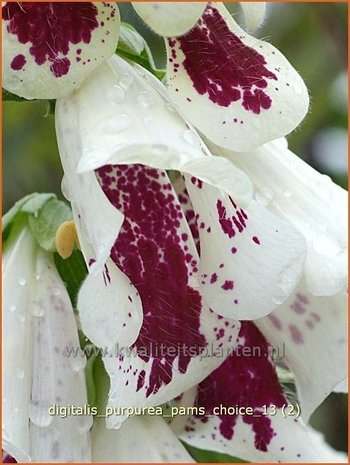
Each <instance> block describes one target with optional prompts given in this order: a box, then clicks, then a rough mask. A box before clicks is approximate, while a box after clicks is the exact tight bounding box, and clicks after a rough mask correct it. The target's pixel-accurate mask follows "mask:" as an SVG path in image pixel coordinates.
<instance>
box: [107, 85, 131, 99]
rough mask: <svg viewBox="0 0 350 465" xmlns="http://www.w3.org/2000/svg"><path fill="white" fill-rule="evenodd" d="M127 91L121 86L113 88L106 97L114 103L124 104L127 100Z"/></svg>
mask: <svg viewBox="0 0 350 465" xmlns="http://www.w3.org/2000/svg"><path fill="white" fill-rule="evenodd" d="M125 96H126V94H125V89H123V87H121V86H118V85H116V86H112V87H111V88H110V89H108V90H107V91H106V92H105V97H106V99H107V100H108V101H111V102H112V103H122V102H123V101H124V100H125Z"/></svg>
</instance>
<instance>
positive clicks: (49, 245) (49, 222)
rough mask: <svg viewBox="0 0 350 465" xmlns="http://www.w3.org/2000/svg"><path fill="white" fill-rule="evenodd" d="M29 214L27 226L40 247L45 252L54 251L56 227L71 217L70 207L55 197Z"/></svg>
mask: <svg viewBox="0 0 350 465" xmlns="http://www.w3.org/2000/svg"><path fill="white" fill-rule="evenodd" d="M29 213H32V215H31V216H29V226H30V228H31V230H32V233H33V235H34V237H35V239H36V240H37V242H38V244H39V245H40V247H42V248H43V249H44V250H46V251H47V252H55V251H56V245H55V237H56V231H57V228H58V227H59V225H60V224H61V223H63V222H64V221H69V220H71V219H72V217H73V215H72V212H71V209H70V208H69V207H68V205H66V204H65V203H64V202H62V201H61V200H57V199H56V198H53V199H50V200H49V201H48V202H46V203H45V204H44V205H43V207H42V208H41V209H40V210H36V214H33V212H32V211H30V212H29Z"/></svg>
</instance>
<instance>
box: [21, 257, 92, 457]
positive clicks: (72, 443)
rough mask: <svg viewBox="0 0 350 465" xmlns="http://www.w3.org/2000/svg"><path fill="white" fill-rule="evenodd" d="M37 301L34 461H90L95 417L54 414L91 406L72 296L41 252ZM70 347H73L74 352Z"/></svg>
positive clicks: (32, 419) (32, 420)
mask: <svg viewBox="0 0 350 465" xmlns="http://www.w3.org/2000/svg"><path fill="white" fill-rule="evenodd" d="M36 273H37V274H36V276H37V278H38V279H37V282H36V294H35V300H34V301H33V303H32V305H33V310H32V311H33V314H34V318H33V342H34V344H33V362H32V370H33V384H32V389H31V404H30V409H29V418H30V441H31V456H32V460H33V461H34V462H86V461H89V460H90V457H91V454H90V437H89V433H88V431H89V429H90V427H91V426H92V417H91V416H89V415H84V414H81V415H68V416H67V417H66V418H60V417H59V416H58V415H57V413H56V415H52V414H51V413H53V412H51V413H50V411H49V409H50V407H51V408H52V406H53V405H55V404H58V405H59V406H69V405H70V406H75V407H78V408H79V407H80V408H84V406H85V405H86V404H87V393H86V386H85V376H84V367H85V363H86V358H85V354H83V353H81V351H80V346H79V339H78V332H77V327H76V323H75V318H74V313H73V308H72V304H71V301H70V298H69V296H68V293H67V290H66V288H65V285H64V283H63V282H62V280H61V278H60V276H59V275H58V273H57V271H56V269H55V266H54V263H53V260H52V258H51V257H50V256H49V255H47V254H46V253H45V252H43V251H41V250H39V251H38V257H37V267H36ZM70 351H73V352H71V353H70Z"/></svg>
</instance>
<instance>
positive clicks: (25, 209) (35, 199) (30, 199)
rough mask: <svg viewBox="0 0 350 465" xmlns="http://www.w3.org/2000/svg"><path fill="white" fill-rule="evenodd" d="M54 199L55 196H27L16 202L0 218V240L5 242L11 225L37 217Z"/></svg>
mask: <svg viewBox="0 0 350 465" xmlns="http://www.w3.org/2000/svg"><path fill="white" fill-rule="evenodd" d="M54 198H56V196H55V194H37V193H34V194H29V195H27V196H26V197H23V199H20V200H18V202H16V203H15V204H14V206H13V207H12V208H11V209H10V210H9V211H8V212H7V213H5V215H4V216H3V217H2V240H3V241H4V242H5V241H6V239H7V238H8V236H9V233H10V230H11V228H12V225H13V223H15V222H17V221H18V220H20V219H23V218H24V217H26V216H28V214H32V215H34V216H37V215H38V213H39V211H40V210H41V209H42V208H43V206H44V205H45V204H46V202H48V201H49V200H51V199H54Z"/></svg>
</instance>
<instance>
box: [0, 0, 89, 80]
mask: <svg viewBox="0 0 350 465" xmlns="http://www.w3.org/2000/svg"><path fill="white" fill-rule="evenodd" d="M97 13H98V11H97V8H96V6H95V5H94V4H93V3H91V2H81V3H80V2H60V3H56V2H37V3H36V2H13V3H12V2H11V3H10V2H7V3H6V4H5V5H4V6H3V7H2V18H3V20H4V21H8V24H7V30H8V32H9V33H10V34H13V35H16V36H17V39H18V41H19V42H20V43H21V44H27V43H30V44H31V47H30V48H29V53H30V54H31V55H32V56H33V59H34V61H35V63H37V64H38V65H42V64H44V63H46V62H47V61H49V62H50V63H51V65H50V71H51V72H52V74H53V75H54V76H55V77H57V78H59V77H61V76H64V75H66V74H67V73H68V72H69V69H70V65H71V62H70V60H69V59H68V58H67V54H68V52H69V49H70V45H71V44H79V43H80V42H81V43H84V44H89V43H90V41H91V34H92V31H94V30H95V29H96V28H97V27H98V21H97ZM20 57H23V55H17V56H16V57H14V58H13V60H12V64H11V67H12V69H13V70H20V69H22V68H23V66H24V64H25V61H23V58H24V57H23V58H20Z"/></svg>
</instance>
